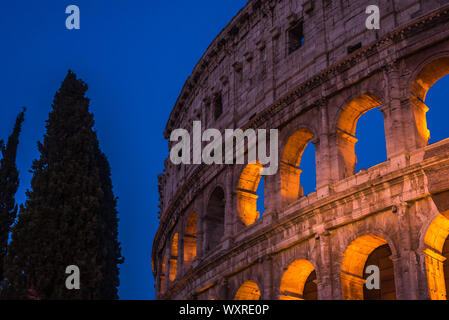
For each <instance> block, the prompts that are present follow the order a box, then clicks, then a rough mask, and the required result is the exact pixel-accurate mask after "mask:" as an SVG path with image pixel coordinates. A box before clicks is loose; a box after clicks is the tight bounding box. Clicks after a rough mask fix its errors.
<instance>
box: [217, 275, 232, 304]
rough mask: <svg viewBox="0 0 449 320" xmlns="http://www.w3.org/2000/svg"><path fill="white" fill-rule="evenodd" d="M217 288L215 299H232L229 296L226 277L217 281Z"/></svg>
mask: <svg viewBox="0 0 449 320" xmlns="http://www.w3.org/2000/svg"><path fill="white" fill-rule="evenodd" d="M218 285H219V287H220V289H219V295H220V296H219V297H217V300H232V297H230V296H229V282H228V279H226V278H222V279H221V280H220V282H219V283H218Z"/></svg>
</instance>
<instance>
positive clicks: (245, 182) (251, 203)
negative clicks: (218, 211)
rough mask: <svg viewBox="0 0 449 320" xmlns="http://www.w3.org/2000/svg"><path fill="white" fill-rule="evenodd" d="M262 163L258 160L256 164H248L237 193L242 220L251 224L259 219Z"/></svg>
mask: <svg viewBox="0 0 449 320" xmlns="http://www.w3.org/2000/svg"><path fill="white" fill-rule="evenodd" d="M262 169H263V167H262V165H261V164H260V163H259V162H257V163H256V164H248V165H247V166H246V167H245V169H244V170H243V172H242V174H241V175H240V179H239V183H238V187H237V188H238V189H237V190H236V194H237V213H238V215H239V217H240V219H241V220H242V222H243V223H244V224H245V225H246V226H249V225H251V224H253V223H254V222H256V220H257V219H259V216H260V213H259V212H258V211H257V199H258V198H259V197H258V196H257V194H256V192H257V187H258V186H259V182H260V179H261V175H260V173H261V170H262Z"/></svg>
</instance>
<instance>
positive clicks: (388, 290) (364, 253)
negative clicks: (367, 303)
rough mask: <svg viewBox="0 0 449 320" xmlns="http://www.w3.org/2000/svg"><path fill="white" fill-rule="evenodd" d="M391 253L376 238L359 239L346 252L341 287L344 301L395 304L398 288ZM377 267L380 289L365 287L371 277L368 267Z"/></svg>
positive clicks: (383, 242) (386, 246)
mask: <svg viewBox="0 0 449 320" xmlns="http://www.w3.org/2000/svg"><path fill="white" fill-rule="evenodd" d="M390 256H391V251H390V247H389V246H388V244H387V242H386V241H385V240H384V239H383V238H381V237H379V236H376V235H371V234H370V235H365V236H362V237H360V238H357V239H356V240H354V241H353V242H351V244H350V245H349V246H348V248H347V249H346V251H345V254H344V258H343V263H342V266H341V287H342V291H343V292H342V293H343V299H344V300H370V299H376V300H377V299H379V300H395V299H396V287H395V282H394V268H393V263H392V261H391V259H390ZM369 265H374V266H377V267H378V268H379V271H380V274H379V282H380V283H379V284H380V289H379V290H376V289H371V290H373V291H370V292H369V293H367V290H368V288H367V287H366V286H365V282H366V279H367V277H368V276H369V275H367V274H365V271H366V267H367V266H369Z"/></svg>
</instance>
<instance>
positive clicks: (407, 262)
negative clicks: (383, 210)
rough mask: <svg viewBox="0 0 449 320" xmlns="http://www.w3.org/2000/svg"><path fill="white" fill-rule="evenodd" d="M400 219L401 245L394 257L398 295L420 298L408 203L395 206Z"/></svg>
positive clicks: (407, 297)
mask: <svg viewBox="0 0 449 320" xmlns="http://www.w3.org/2000/svg"><path fill="white" fill-rule="evenodd" d="M394 211H396V213H397V219H398V236H399V239H400V241H399V243H400V244H401V247H400V248H398V252H397V256H395V257H392V260H393V265H394V276H395V284H396V297H397V298H398V299H400V300H416V299H418V287H419V286H418V272H419V266H418V262H417V259H416V252H415V251H414V250H413V247H412V239H411V232H412V230H411V225H410V213H409V208H408V206H407V203H405V202H402V203H400V204H399V205H397V206H394V207H393V212H394Z"/></svg>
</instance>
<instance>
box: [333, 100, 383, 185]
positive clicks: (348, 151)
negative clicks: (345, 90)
mask: <svg viewBox="0 0 449 320" xmlns="http://www.w3.org/2000/svg"><path fill="white" fill-rule="evenodd" d="M381 105H382V101H381V100H380V99H379V98H378V97H377V96H375V95H373V94H370V93H367V94H362V95H360V96H358V97H357V98H355V99H352V100H351V101H350V102H349V103H346V104H345V105H344V106H343V108H342V110H341V113H340V115H339V117H338V121H337V132H336V137H337V152H338V160H339V167H340V170H339V172H340V178H341V179H343V178H346V177H350V176H352V175H354V174H355V166H356V163H357V156H356V154H355V144H356V143H357V141H358V140H357V139H356V137H355V135H356V129H357V122H358V120H359V119H360V117H361V116H362V115H363V114H364V113H365V112H368V111H370V110H372V109H375V108H378V107H380V106H381Z"/></svg>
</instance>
